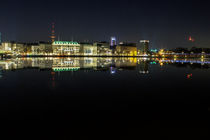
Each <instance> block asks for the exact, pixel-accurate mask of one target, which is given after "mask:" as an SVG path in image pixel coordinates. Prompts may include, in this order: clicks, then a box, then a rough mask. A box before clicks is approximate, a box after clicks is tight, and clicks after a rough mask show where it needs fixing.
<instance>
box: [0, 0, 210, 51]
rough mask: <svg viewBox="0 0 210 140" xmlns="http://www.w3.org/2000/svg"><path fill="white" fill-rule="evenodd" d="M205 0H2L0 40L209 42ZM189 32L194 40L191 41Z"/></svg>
mask: <svg viewBox="0 0 210 140" xmlns="http://www.w3.org/2000/svg"><path fill="white" fill-rule="evenodd" d="M209 4H210V2H208V1H200V0H167V1H166V0H74V1H71V0H57V1H53V0H30V1H29V0H7V1H6V0H5V1H1V3H0V32H2V39H3V40H7V41H9V40H14V41H24V42H34V41H39V40H42V41H49V36H50V26H51V23H52V22H55V24H56V36H60V40H72V38H73V39H74V40H78V41H83V40H94V41H96V40H99V41H109V39H110V36H116V37H117V38H118V40H119V41H130V42H138V41H139V40H141V39H148V40H150V41H151V46H152V48H174V47H179V46H182V47H190V46H192V45H196V46H198V47H210V32H209V31H210V8H209ZM189 35H191V36H193V37H194V38H195V39H196V42H195V43H193V44H191V43H189V42H188V41H187V38H188V37H189Z"/></svg>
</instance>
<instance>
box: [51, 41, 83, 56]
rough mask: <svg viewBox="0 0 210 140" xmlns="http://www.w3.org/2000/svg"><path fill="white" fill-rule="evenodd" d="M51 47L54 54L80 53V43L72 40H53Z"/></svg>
mask: <svg viewBox="0 0 210 140" xmlns="http://www.w3.org/2000/svg"><path fill="white" fill-rule="evenodd" d="M52 49H53V54H54V55H80V54H79V52H80V44H79V43H77V42H73V41H54V42H53V43H52Z"/></svg>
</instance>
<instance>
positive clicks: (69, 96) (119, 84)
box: [0, 57, 210, 133]
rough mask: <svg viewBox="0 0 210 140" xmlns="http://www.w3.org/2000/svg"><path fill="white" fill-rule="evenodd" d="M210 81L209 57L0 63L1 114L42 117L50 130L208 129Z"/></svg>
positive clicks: (32, 118) (26, 118)
mask: <svg viewBox="0 0 210 140" xmlns="http://www.w3.org/2000/svg"><path fill="white" fill-rule="evenodd" d="M209 83H210V60H208V59H204V60H200V59H191V60H187V59H185V60H184V59H180V60H179V59H178V60H169V59H146V58H97V57H95V58H19V59H9V60H1V61H0V90H1V95H0V96H1V98H0V102H1V114H2V115H1V117H2V118H3V119H4V120H8V121H44V122H47V123H50V124H51V125H47V128H49V127H50V128H53V130H54V131H55V132H57V131H59V132H63V131H66V129H64V126H68V127H78V126H79V127H82V128H83V127H88V126H95V127H109V128H112V127H125V128H139V127H143V128H154V129H157V132H159V131H160V128H164V127H173V128H174V127H176V128H181V127H188V128H207V127H208V125H209V117H210V98H209V97H210V92H209V89H210V88H209ZM52 122H53V125H52ZM54 124H58V125H60V127H55V128H54V127H53V126H54ZM194 130H195V129H194ZM199 130H202V129H199ZM54 131H53V132H54ZM203 132H205V131H202V132H201V133H203Z"/></svg>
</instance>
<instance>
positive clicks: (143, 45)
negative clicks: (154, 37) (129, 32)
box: [139, 40, 149, 54]
mask: <svg viewBox="0 0 210 140" xmlns="http://www.w3.org/2000/svg"><path fill="white" fill-rule="evenodd" d="M139 50H140V52H141V53H143V54H148V53H149V40H140V48H139Z"/></svg>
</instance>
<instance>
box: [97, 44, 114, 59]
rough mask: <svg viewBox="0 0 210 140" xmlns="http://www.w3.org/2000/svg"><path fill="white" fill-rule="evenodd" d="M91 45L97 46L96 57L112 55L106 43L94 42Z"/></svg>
mask: <svg viewBox="0 0 210 140" xmlns="http://www.w3.org/2000/svg"><path fill="white" fill-rule="evenodd" d="M93 45H94V46H97V51H98V52H97V53H98V55H102V56H103V55H112V51H111V49H110V44H109V43H108V42H96V43H94V44H93Z"/></svg>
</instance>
